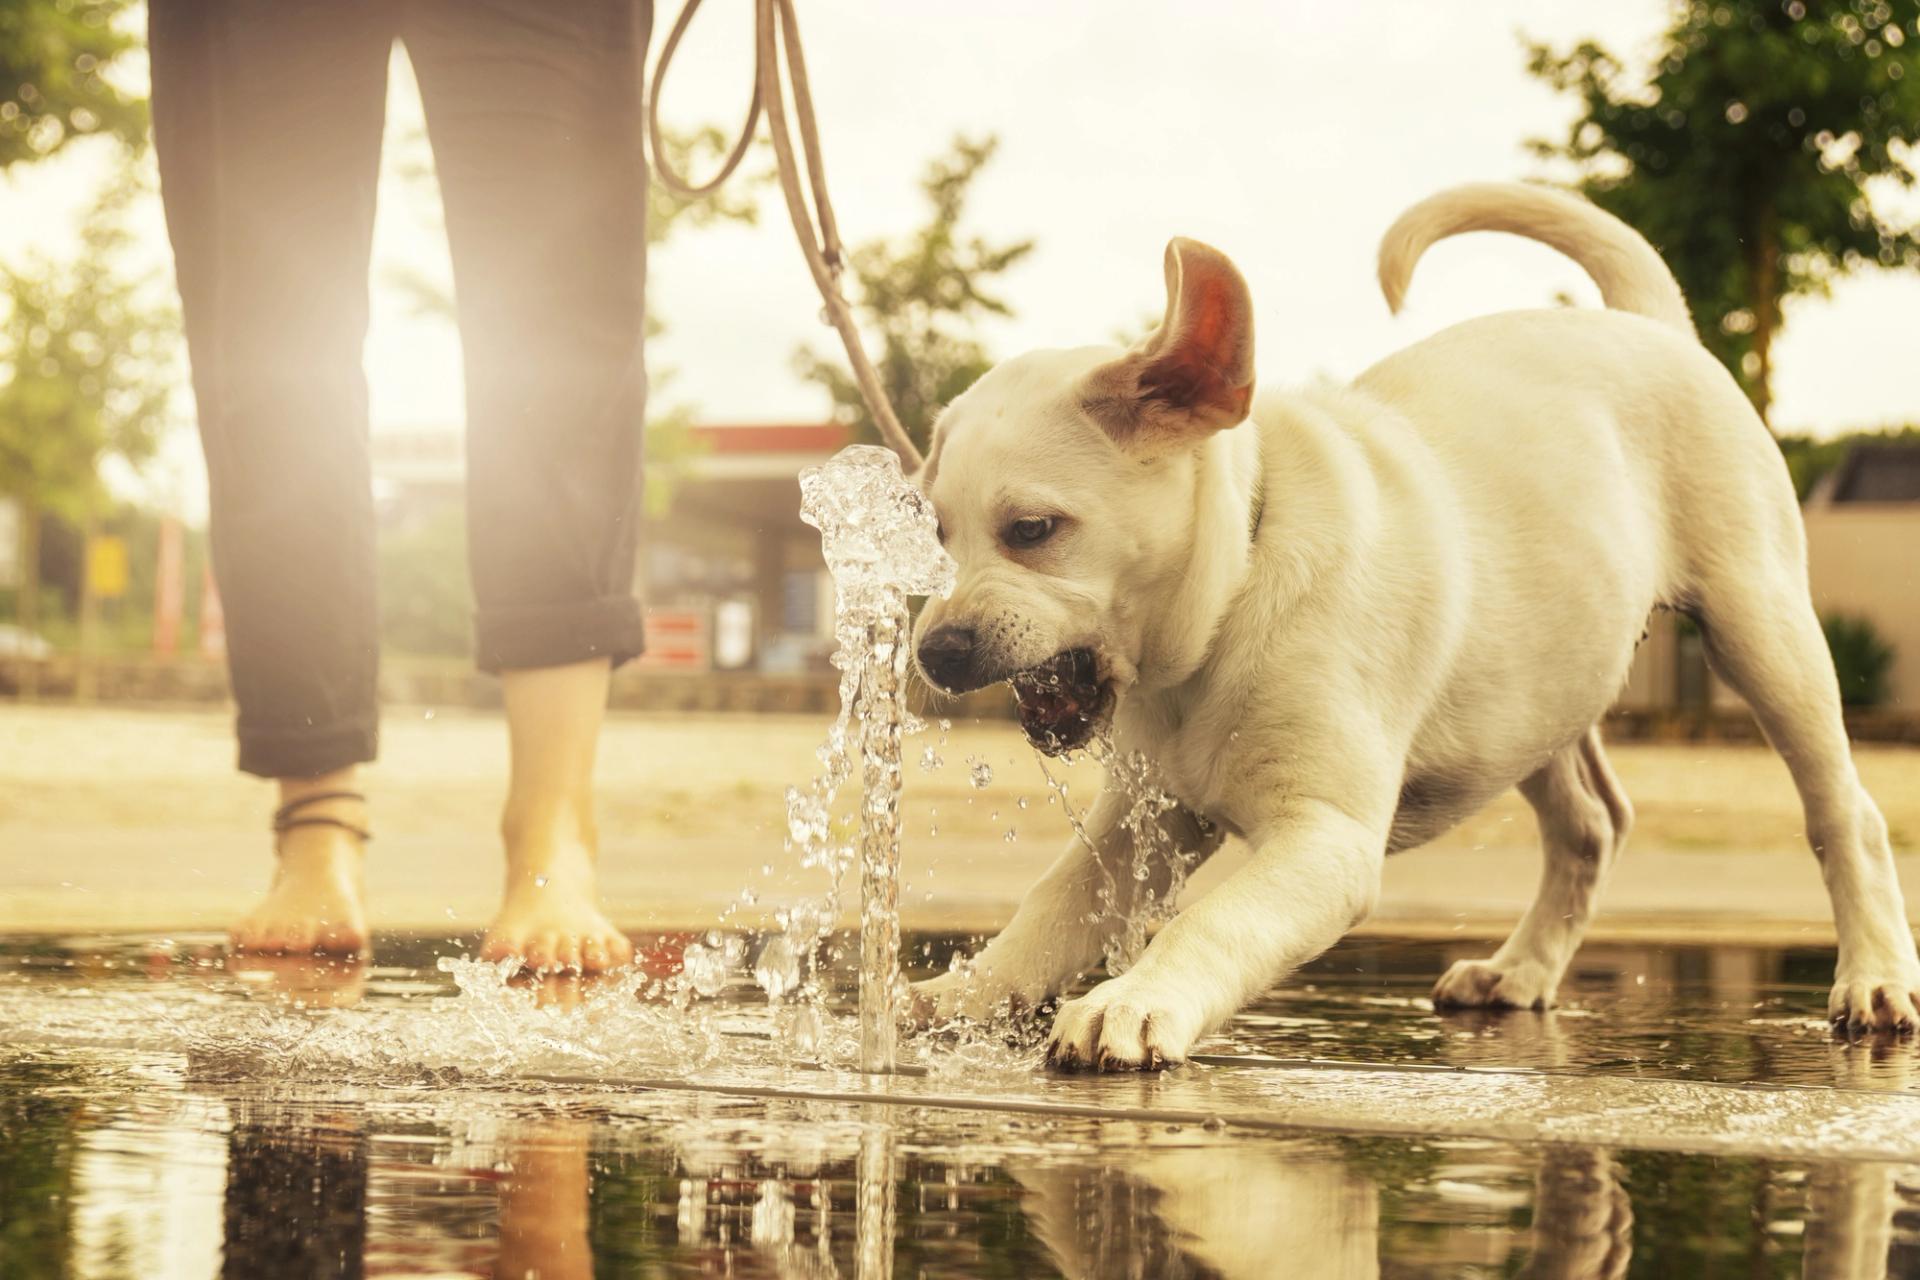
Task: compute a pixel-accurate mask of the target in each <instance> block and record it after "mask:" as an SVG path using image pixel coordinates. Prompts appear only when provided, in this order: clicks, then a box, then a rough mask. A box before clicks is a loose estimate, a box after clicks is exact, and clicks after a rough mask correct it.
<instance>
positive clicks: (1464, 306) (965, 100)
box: [0, 0, 1920, 506]
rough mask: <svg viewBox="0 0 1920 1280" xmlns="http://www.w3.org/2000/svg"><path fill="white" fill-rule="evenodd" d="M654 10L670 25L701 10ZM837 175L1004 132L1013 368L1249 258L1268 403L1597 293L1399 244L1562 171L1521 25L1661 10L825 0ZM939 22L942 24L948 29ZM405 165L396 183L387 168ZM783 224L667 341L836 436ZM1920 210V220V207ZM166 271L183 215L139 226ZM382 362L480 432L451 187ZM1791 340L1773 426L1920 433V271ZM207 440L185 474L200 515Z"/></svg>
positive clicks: (416, 229) (1659, 17)
mask: <svg viewBox="0 0 1920 1280" xmlns="http://www.w3.org/2000/svg"><path fill="white" fill-rule="evenodd" d="M666 3H667V5H668V6H669V7H668V8H667V9H665V10H664V11H663V12H662V13H661V14H660V15H659V18H658V27H659V30H658V33H657V35H658V37H664V33H665V28H666V26H667V24H668V22H669V21H670V20H671V17H672V16H673V14H674V13H677V11H678V8H677V3H676V0H666ZM798 7H799V9H800V11H801V20H802V23H803V31H804V34H805V37H806V40H807V51H808V65H809V69H810V71H811V73H812V77H813V82H814V90H815V99H816V103H817V105H818V108H819V113H820V119H821V129H822V134H823V138H824V146H825V150H826V158H827V165H828V174H829V177H830V179H831V182H832V190H833V193H834V198H835V202H836V207H837V210H838V212H839V215H840V219H841V224H842V229H843V232H844V234H845V236H846V238H847V239H848V240H849V241H850V242H855V243H857V242H858V241H860V240H863V239H866V238H868V237H871V236H875V235H882V234H889V233H895V234H897V233H900V232H903V231H905V230H906V229H908V228H910V227H912V226H914V225H916V224H917V223H918V222H919V221H920V220H921V218H922V217H923V210H922V207H921V203H920V197H919V195H918V192H917V191H916V189H915V180H916V178H917V177H918V175H919V173H920V171H921V169H922V168H923V166H924V164H925V162H926V161H927V160H928V159H929V158H930V157H932V156H933V155H935V154H937V153H939V152H940V151H942V150H943V149H944V148H945V146H946V144H947V142H948V140H949V139H950V138H951V137H952V135H953V134H954V133H956V132H961V131H964V132H968V133H974V134H979V133H985V132H994V133H998V134H999V135H1000V137H1001V151H1000V154H999V156H998V158H997V159H996V160H995V162H994V164H993V165H992V167H991V168H990V169H989V170H988V171H987V172H986V173H985V174H983V175H982V177H981V179H980V181H979V183H978V186H977V195H976V198H975V200H974V203H973V206H972V209H971V211H970V220H971V225H972V227H973V228H974V229H976V230H978V231H979V232H981V233H983V234H985V235H988V236H989V237H993V238H1012V237H1019V236H1032V237H1034V238H1036V239H1037V240H1038V242H1039V247H1038V249H1037V251H1036V252H1035V253H1034V254H1033V256H1032V257H1031V258H1030V259H1029V260H1028V261H1027V262H1026V263H1025V264H1023V265H1022V266H1021V267H1020V268H1019V269H1017V271H1015V272H1014V273H1012V274H1011V275H1009V276H1008V277H1007V279H1006V281H1005V286H1004V293H1005V296H1006V297H1007V298H1008V300H1009V301H1010V302H1011V303H1012V305H1013V307H1014V310H1015V311H1016V313H1017V316H1016V318H1014V319H1012V320H1010V321H1006V322H1003V323H996V324H995V325H994V326H993V327H992V328H991V329H990V330H989V331H988V338H989V341H990V344H991V347H992V349H993V350H994V351H995V352H996V353H997V354H1000V355H1009V354H1013V353H1015V352H1017V351H1020V350H1023V349H1026V348H1029V347H1033V346H1042V345H1077V344H1081V343H1086V342H1094V341H1104V340H1107V339H1108V338H1110V336H1111V335H1112V334H1113V333H1114V332H1115V331H1116V330H1119V329H1122V328H1131V327H1136V326H1137V324H1138V322H1139V321H1140V320H1141V319H1142V318H1143V317H1147V316H1150V315H1157V314H1158V312H1159V310H1160V307H1161V305H1162V292H1161V291H1162V284H1161V276H1160V255H1161V250H1162V248H1163V246H1164V244H1165V242H1166V240H1167V239H1168V238H1169V237H1170V236H1174V235H1189V236H1195V237H1197V238H1200V239H1202V240H1206V241H1208V242H1210V243H1212V244H1215V245H1217V246H1219V247H1220V248H1222V249H1224V250H1226V251H1227V252H1228V253H1229V254H1231V255H1232V256H1233V257H1234V258H1235V260H1236V261H1237V262H1238V263H1239V264H1240V266H1241V268H1242V270H1243V271H1244V272H1245V273H1246V275H1247V278H1248V280H1249V281H1250V283H1251V285H1252V287H1253V293H1254V299H1255V303H1256V306H1257V309H1258V319H1259V360H1260V370H1261V379H1262V382H1263V384H1264V385H1265V386H1267V387H1269V388H1273V387H1277V386H1282V385H1284V384H1286V383H1288V382H1298V381H1301V380H1304V379H1308V378H1312V377H1314V376H1317V375H1322V374H1332V375H1337V376H1346V375H1351V374H1353V373H1356V372H1358V371H1359V370H1361V369H1363V368H1365V367H1366V366H1367V365H1368V364H1370V363H1371V362H1373V361H1374V360H1376V359H1378V358H1379V357H1380V356H1382V355H1384V354H1386V353H1388V352H1390V351H1392V350H1394V349H1395V348H1397V347H1399V346H1402V345H1405V344H1406V343H1408V342H1410V341H1412V340H1414V339H1416V338H1418V337H1420V336H1423V335H1424V334H1427V333H1430V332H1433V331H1434V330H1436V329H1438V328H1441V327H1443V326H1444V325H1446V324H1448V323H1452V322H1453V321H1456V320H1459V319H1462V318H1464V317H1466V316H1469V315H1474V314H1479V313H1483V312H1487V311H1493V310H1498V309H1502V308H1506V307H1513V306H1533V305H1539V304H1542V303H1545V302H1547V301H1549V300H1550V299H1551V298H1552V297H1553V296H1554V295H1555V294H1556V293H1557V292H1561V291H1566V292H1571V293H1572V294H1573V295H1574V296H1576V297H1578V298H1581V299H1583V300H1594V299H1595V295H1594V293H1593V290H1592V289H1591V287H1590V286H1589V285H1588V284H1587V283H1586V281H1585V279H1584V277H1582V276H1581V275H1580V274H1579V272H1578V269H1577V268H1574V267H1572V266H1571V264H1569V263H1567V262H1566V261H1565V260H1563V259H1561V258H1559V257H1557V256H1556V255H1555V254H1553V253H1552V252H1551V251H1549V250H1546V249H1543V248H1539V247H1537V246H1532V245H1528V244H1525V243H1522V242H1519V241H1515V240H1512V239H1510V238H1505V237H1497V236H1477V237H1470V238H1467V239H1465V240H1462V241H1458V242H1454V243H1452V244H1448V245H1444V246H1442V247H1441V248H1440V249H1438V250H1436V251H1435V253H1434V254H1433V256H1432V257H1430V258H1429V259H1428V260H1427V261H1426V262H1425V263H1424V264H1423V266H1422V268H1421V271H1420V274H1419V276H1418V278H1417V279H1416V282H1415V285H1414V290H1413V294H1412V298H1411V303H1410V307H1409V311H1408V313H1407V314H1406V315H1404V316H1402V317H1401V318H1399V319H1395V318H1393V317H1390V316H1389V315H1388V314H1387V311H1386V307H1385V305H1384V304H1383V303H1382V302H1381V300H1380V297H1379V293H1378V291H1377V289H1376V288H1375V286H1374V283H1373V252H1374V246H1375V242H1376V239H1377V237H1378V235H1379V234H1380V232H1381V231H1382V230H1383V229H1384V228H1385V227H1386V226H1387V224H1388V223H1390V222H1391V221H1392V219H1393V218H1394V216H1395V215H1396V214H1397V213H1398V212H1399V211H1400V210H1401V209H1403V208H1404V207H1405V206H1406V205H1408V204H1409V203H1411V202H1413V201H1414V200H1417V199H1419V198H1420V197H1421V196H1424V195H1426V194H1428V193H1430V192H1432V191H1434V190H1436V189H1438V188H1440V187H1443V186H1446V185H1449V184H1451V183H1456V182H1463V181H1470V180H1485V179H1503V178H1522V177H1528V176H1538V173H1539V171H1538V169H1537V167H1536V164H1535V162H1534V161H1533V160H1532V158H1531V157H1530V156H1529V155H1528V154H1527V153H1526V151H1525V150H1524V148H1523V146H1522V143H1523V141H1524V140H1525V139H1526V138H1528V137H1529V136H1533V135H1538V134H1554V135H1557V134H1558V133H1559V131H1560V129H1561V128H1562V126H1563V124H1564V122H1565V120H1566V119H1567V116H1568V112H1569V106H1568V104H1567V103H1565V102H1563V101H1560V100H1558V99H1556V98H1555V96H1554V95H1553V94H1551V93H1550V92H1549V91H1548V90H1546V89H1545V88H1544V87H1542V86H1540V85H1538V84H1537V83H1535V82H1534V81H1533V80H1531V79H1530V78H1529V77H1528V76H1527V74H1526V72H1525V68H1524V65H1523V64H1524V56H1523V53H1522V50H1521V46H1520V35H1521V33H1523V32H1524V33H1526V34H1530V35H1533V36H1537V37H1543V38H1546V39H1549V40H1551V41H1553V42H1555V43H1556V44H1562V45H1564V44H1566V43H1568V42H1570V41H1572V40H1574V39H1576V38H1580V37H1584V36H1595V37H1598V38H1599V39H1601V40H1602V41H1603V42H1605V43H1607V44H1609V45H1611V46H1613V47H1614V48H1616V49H1622V48H1624V49H1629V50H1642V49H1644V48H1646V47H1647V46H1648V43H1649V42H1650V40H1651V39H1652V38H1653V37H1654V36H1655V35H1656V33H1657V32H1658V30H1659V29H1660V28H1661V26H1662V25H1663V24H1664V22H1665V19H1666V15H1667V6H1666V4H1665V3H1664V0H1616V2H1615V3H1610V4H1606V5H1595V4H1592V3H1588V2H1586V0H1477V2H1476V3H1472V4H1468V3H1464V2H1461V0H1455V2H1454V3H1446V4H1440V3H1434V0H1376V2H1375V3H1372V4H1366V5H1345V4H1299V5H1276V4H1273V3H1272V2H1271V0H1208V2H1207V3H1204V4H1202V3H1192V2H1190V0H1189V2H1187V3H1175V2H1174V0H1047V3H1044V4H1035V3H1032V0H975V3H973V4H970V5H966V6H942V7H941V8H939V9H938V10H937V11H936V10H934V9H931V8H929V7H926V6H922V5H914V4H894V5H876V4H873V3H870V0H800V3H799V6H798ZM749 12H750V7H749V6H748V5H746V4H741V3H728V2H726V0H713V2H712V3H709V4H707V5H706V6H705V8H703V10H702V11H701V14H700V16H699V18H698V19H697V21H696V23H695V26H694V30H693V34H692V36H691V37H690V39H689V41H688V44H687V45H686V47H685V48H684V49H683V50H682V52H681V54H680V57H679V60H678V61H677V62H676V64H675V67H674V71H673V77H672V79H671V80H670V82H669V86H668V96H667V101H666V107H667V117H668V119H669V120H670V121H671V122H673V123H675V124H677V125H692V124H697V123H705V122H714V121H717V122H721V123H723V124H724V125H725V126H726V127H728V128H733V127H735V126H736V125H737V123H738V119H739V116H740V113H741V108H742V105H743V103H744V99H745V94H746V90H747V85H748V77H749V73H750V72H749V57H750V30H749V20H748V14H749ZM936 12H937V13H938V15H939V16H938V18H937V19H936V18H935V17H934V16H933V15H934V14H935V13H936ZM396 65H397V67H398V72H399V73H398V74H397V75H396V76H395V78H394V82H393V91H392V102H391V109H390V113H389V114H390V119H389V129H388V135H389V142H390V146H389V159H390V160H392V159H393V157H394V156H395V155H397V154H399V153H400V152H402V151H403V150H405V149H406V148H407V147H408V146H413V147H418V146H419V145H420V143H419V140H418V139H419V123H420V108H419V103H418V100H417V97H416V96H415V94H414V90H413V85H412V82H411V78H410V77H409V76H408V75H406V73H405V69H404V65H402V64H399V63H398V60H396ZM392 167H393V166H392V165H391V164H390V165H389V169H390V170H391V168H392ZM99 172H100V157H99V156H98V155H97V154H89V153H88V151H87V150H86V149H85V148H75V149H74V151H73V153H72V154H71V155H70V156H66V157H62V158H60V159H58V160H55V161H53V162H49V163H46V164H43V165H40V166H37V167H29V168H27V169H25V170H23V171H22V172H21V173H20V174H19V175H18V176H16V177H14V178H12V179H10V180H5V179H0V227H4V228H5V236H4V242H0V255H4V256H6V257H9V258H11V257H13V256H15V255H17V254H18V253H20V252H21V251H23V250H25V249H29V248H32V247H35V246H47V247H50V248H52V249H53V250H54V251H58V250H59V248H60V247H61V246H63V245H65V244H66V243H68V242H69V240H70V236H71V226H72V223H73V220H74V216H75V210H76V209H77V208H78V207H79V206H80V205H81V204H83V203H84V201H85V199H86V197H87V195H88V193H89V191H90V189H91V185H92V184H93V183H94V182H95V181H97V178H98V175H99ZM766 200H767V203H766V208H765V216H764V217H763V219H762V221H761V224H760V225H759V226H758V227H720V228H713V229H708V230H694V231H687V232H685V233H683V234H682V235H681V236H680V237H679V238H676V239H675V240H674V241H672V242H670V243H669V244H667V245H665V246H664V247H663V248H661V249H659V250H658V251H657V252H656V254H655V257H654V261H653V266H652V301H653V305H654V308H655V310H656V312H657V314H658V315H659V316H661V317H662V318H663V319H664V320H665V321H666V323H667V324H668V326H669V331H668V333H667V334H666V336H665V337H663V338H662V339H660V340H658V341H657V342H656V343H655V344H654V345H653V349H652V351H651V352H650V362H651V364H652V365H653V366H654V368H655V369H656V370H660V369H665V368H671V369H672V370H674V374H673V377H672V379H671V380H670V382H669V383H668V384H667V385H666V386H665V387H664V388H663V389H662V391H661V392H660V394H662V395H664V396H665V397H666V398H667V399H669V400H671V401H673V402H675V403H682V402H685V403H691V404H693V405H695V406H696V407H697V408H698V410H699V412H700V413H701V415H702V416H703V417H704V418H706V419H708V420H714V421H723V420H724V421H735V420H750V419H763V420H764V419H809V418H817V417H819V416H821V415H822V414H823V412H824V410H825V407H826V406H825V402H824V398H823V396H822V394H821V393H820V392H819V391H818V390H817V389H815V388H813V387H811V386H810V385H808V384H806V383H803V382H801V381H800V380H799V379H797V378H796V377H795V376H794V374H793V372H792V355H793V351H794V349H795V347H796V346H798V345H799V344H801V343H808V342H810V343H813V344H814V345H815V346H816V347H817V348H819V349H821V350H823V351H824V350H828V349H829V348H830V344H831V343H832V341H833V335H832V333H831V331H830V330H828V329H826V328H825V327H824V326H822V325H821V324H820V323H819V321H818V319H817V316H818V312H819V302H818V299H817V298H816V297H815V295H814V294H813V292H812V288H813V286H812V283H811V281H810V279H809V277H808V276H807V273H806V269H805V267H804V265H803V263H802V261H801V259H800V257H799V253H798V250H797V249H796V247H795V246H794V244H793V242H792V233H791V230H790V228H789V227H788V225H787V220H786V215H785V211H784V210H783V209H781V208H780V207H778V204H777V201H778V194H777V192H771V191H770V192H769V193H768V194H767V197H766ZM1915 212H1917V213H1920V210H1915ZM143 225H144V226H145V228H146V230H147V232H148V235H149V236H150V238H151V240H152V242H153V244H154V246H155V249H154V252H155V256H156V259H159V258H160V256H161V255H163V254H164V235H163V233H162V229H161V226H160V222H159V218H158V214H157V210H156V211H152V213H151V216H149V217H148V218H147V219H146V221H145V222H144V224H143ZM375 254H376V265H375V270H374V322H373V332H372V335H371V338H370V341H369V344H368V352H367V365H368V371H369V375H370V378H371V381H372V386H373V405H374V408H373V412H374V418H375V429H376V430H378V429H381V428H383V427H393V426H415V425H430V424H441V423H454V422H457V421H458V420H459V416H460V412H461V407H460V406H461V394H460V365H459V345H458V342H457V339H456V337H455V335H454V333H453V332H452V330H451V329H450V328H449V327H448V326H446V325H445V324H443V323H442V322H439V321H437V320H432V319H423V318H419V317H415V316H413V315H411V314H410V313H409V310H408V308H407V306H406V304H405V302H404V300H403V299H402V298H401V297H400V296H399V295H398V294H397V293H396V292H395V291H394V290H392V289H390V288H388V287H385V286H384V285H383V284H382V283H381V273H382V270H383V264H392V263H401V262H404V263H410V264H416V265H419V266H422V267H424V268H425V269H427V270H430V271H433V272H437V273H444V272H445V270H446V265H445V248H444V245H443V243H442V242H441V241H440V239H439V236H438V232H437V210H436V209H435V202H434V200H433V198H432V196H431V194H430V193H422V192H421V191H420V190H419V189H418V188H417V187H415V186H409V185H407V184H404V183H399V182H395V181H393V180H392V179H391V177H390V178H389V181H388V182H387V184H386V186H385V188H384V189H383V192H382V207H381V213H380V224H379V228H378V232H377V236H376V248H375ZM1786 316H1787V328H1786V332H1785V334H1784V335H1783V337H1782V339H1781V341H1780V342H1779V344H1778V346H1777V348H1776V366H1777V371H1776V417H1775V420H1776V425H1778V426H1779V427H1781V428H1782V429H1787V430H1794V429H1811V430H1815V431H1819V432H1831V431H1836V430H1841V429H1845V428H1848V427H1854V426H1868V425H1877V424H1881V423H1885V422H1892V421H1920V377H1916V376H1915V366H1916V361H1915V358H1914V357H1915V356H1916V354H1920V352H1916V343H1915V337H1914V335H1915V333H1916V331H1920V326H1916V324H1915V319H1914V318H1915V317H1916V316H1920V274H1916V273H1907V274H1904V275H1899V276H1894V275H1884V274H1878V273H1876V274H1869V275H1862V276H1860V277H1857V278H1854V279H1850V280H1847V281H1845V282H1843V283H1841V284H1840V285H1839V286H1838V287H1837V288H1836V289H1835V291H1834V293H1833V296H1832V297H1831V298H1829V299H1804V300H1799V301H1796V302H1793V303H1790V304H1789V306H1788V308H1787V313H1786ZM192 461H193V460H192V455H191V451H190V450H188V451H185V452H182V453H180V454H179V456H178V457H177V458H176V462H177V465H178V468H179V472H180V474H179V475H178V477H177V478H176V483H170V484H168V485H166V486H164V487H165V489H166V490H167V492H168V493H170V494H174V495H177V500H179V501H181V502H182V503H183V504H186V505H189V506H191V505H196V504H197V498H196V496H195V494H194V493H193V492H192V491H193V489H194V484H193V478H192V476H191V472H192V470H193V466H192Z"/></svg>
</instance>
